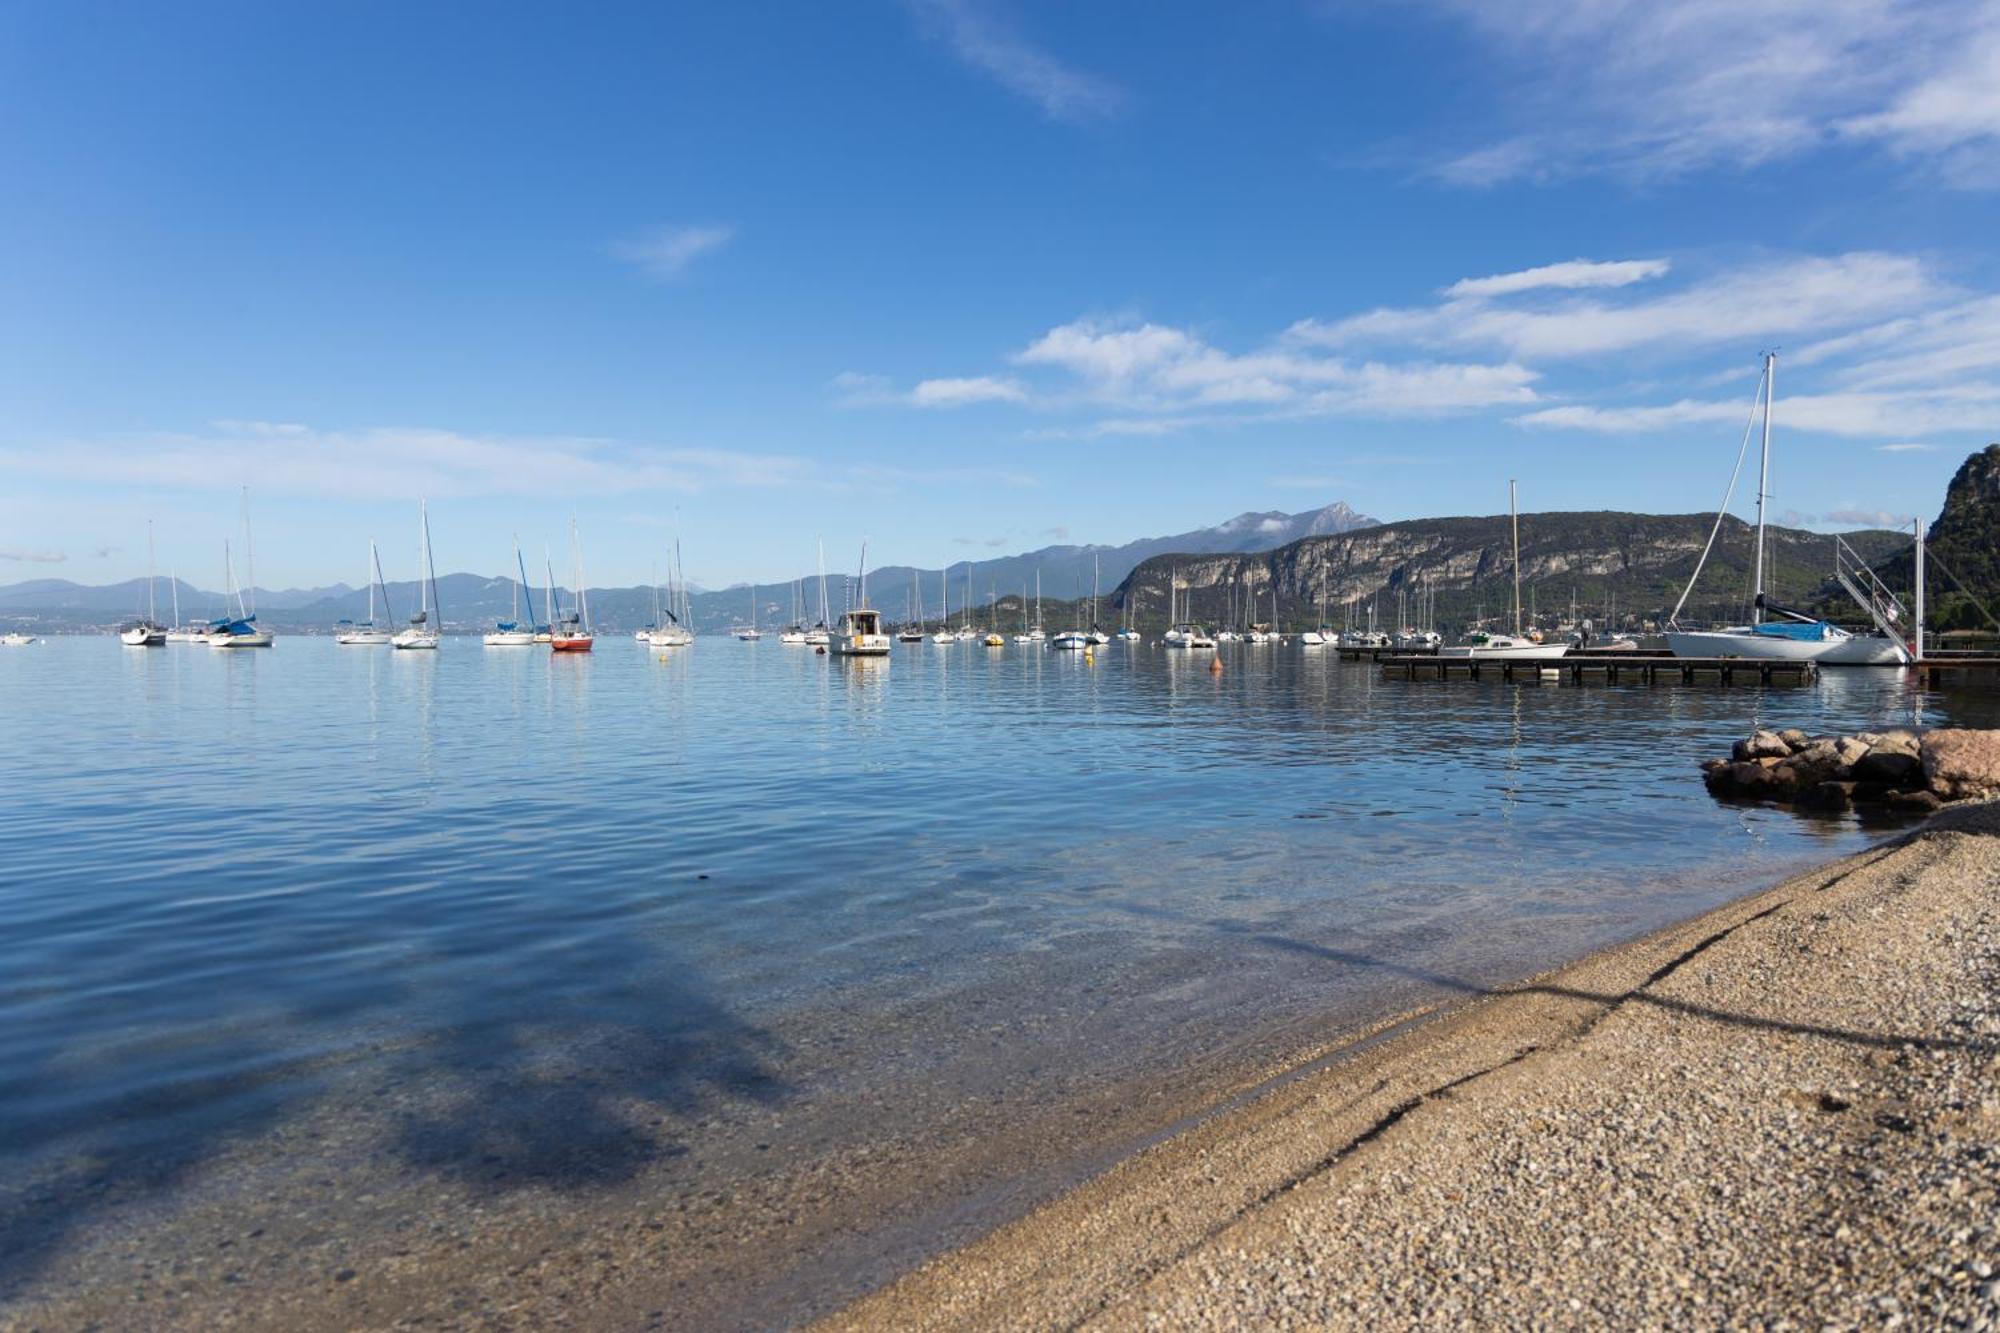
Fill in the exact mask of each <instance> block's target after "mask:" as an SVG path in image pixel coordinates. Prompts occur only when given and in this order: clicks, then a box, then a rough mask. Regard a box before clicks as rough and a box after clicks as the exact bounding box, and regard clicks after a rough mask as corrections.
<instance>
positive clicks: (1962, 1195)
mask: <svg viewBox="0 0 2000 1333" xmlns="http://www.w3.org/2000/svg"><path fill="white" fill-rule="evenodd" d="M1466 1324H1473V1325H1505V1326H1509V1327H1602V1326H1607V1325H1613V1326H1627V1327H1631V1326H1646V1327H1665V1326H1697V1327H1723V1326H1727V1327H1738V1326H1741V1327H1770V1328H1781V1327H1799V1328H1808V1327H1858V1326H1867V1327H1888V1328H1894V1327H1913V1328H1969V1329H1987V1328H1993V1327H1996V1326H2000V803H1986V804H1974V805H1964V806H1958V807H1955V808H1952V809H1948V810H1946V811H1944V812H1942V813H1941V814H1939V815H1937V816H1934V817H1933V818H1932V819H1931V821H1930V822H1929V823H1927V824H1926V825H1924V826H1923V827H1922V828H1920V829H1919V830H1917V831H1915V832H1913V833H1911V834H1908V835H1905V836H1904V837H1902V838H1900V839H1898V840H1896V841H1894V842H1892V843H1889V844H1886V845H1884V846H1882V847H1879V848H1876V849H1873V850H1871V851H1868V852H1865V853H1862V854H1860V855H1857V856H1854V857H1851V858H1848V859H1846V860H1843V861H1840V862H1837V863H1834V864H1831V865H1828V866H1825V867H1823V868H1820V869H1817V870H1814V871H1812V872H1810V873H1807V874H1804V875H1800V876H1797V877H1794V878H1792V879H1790V880H1788V881H1786V882H1785V883H1783V884H1781V885H1779V886H1778V887H1776V888H1774V889H1771V890H1769V891H1767V892H1764V893H1759V894H1756V895H1754V896H1752V897H1749V898H1746V899H1743V900H1741V901H1738V902H1736V903H1733V904H1730V905H1729V906H1726V907H1723V908H1721V909H1718V910H1716V911H1713V912H1710V913H1707V914H1705V915H1703V916H1701V917H1699V918H1697V919H1695V920H1692V921H1689V922H1687V923H1685V924H1683V925H1680V926H1677V927H1675V928H1672V929H1669V930H1666V931H1662V932H1659V933H1656V934H1654V935H1652V936H1650V937H1648V938H1646V939H1643V940H1640V941H1637V942H1635V943H1632V944H1630V945H1626V946H1623V947H1620V948H1617V949H1613V950H1610V951H1607V952H1605V953H1602V954H1599V955H1596V956H1594V957H1591V958H1587V959H1585V960H1583V961H1581V962H1578V963H1576V964H1574V965H1572V966H1569V967H1566V968H1563V969H1560V970H1558V971H1555V972H1553V973H1550V974H1547V975H1544V976H1541V977H1536V978H1532V979H1530V980H1528V981H1526V982H1523V983H1520V984H1518V985H1515V986H1510V987H1505V988H1502V989H1499V990H1495V991H1493V992H1491V993H1489V994H1485V995H1482V996H1480V997H1478V998H1476V999H1473V1000H1471V1001H1469V1002H1467V1003H1465V1004H1463V1005H1460V1006H1457V1007H1456V1008H1453V1009H1451V1010H1450V1011H1448V1012H1444V1013H1442V1014H1439V1015H1436V1016H1433V1017H1430V1018H1429V1019H1428V1020H1426V1021H1415V1022H1411V1023H1407V1024H1404V1025H1400V1026H1393V1027H1390V1028H1388V1029H1385V1030H1383V1031H1381V1032H1378V1033H1377V1034H1375V1035H1374V1036H1373V1037H1371V1038H1369V1039H1366V1040H1364V1041H1362V1042H1361V1043H1359V1044H1357V1045H1356V1046H1354V1047H1351V1048H1348V1049H1346V1050H1344V1051H1341V1052H1335V1053H1330V1054H1329V1056H1328V1057H1327V1058H1326V1059H1325V1060H1324V1061H1322V1062H1320V1063H1319V1064H1317V1065H1315V1066H1313V1067H1310V1068H1307V1069H1304V1070H1302V1071H1297V1072H1296V1073H1294V1074H1293V1075H1291V1076H1288V1077H1284V1078H1280V1079H1277V1080H1274V1082H1273V1084H1272V1086H1270V1087H1269V1088H1268V1089H1267V1090H1264V1091H1263V1092H1261V1093H1260V1094H1258V1095H1255V1096H1249V1097H1246V1098H1243V1099H1239V1101H1238V1103H1237V1104H1235V1105H1234V1106H1233V1107H1231V1108H1229V1109H1225V1110H1223V1111H1222V1112H1220V1113H1218V1114H1216V1115H1215V1116H1213V1117H1212V1118H1210V1119H1208V1120H1206V1121H1204V1122H1202V1123H1200V1124H1199V1125H1196V1126H1195V1127H1193V1128H1191V1129H1189V1130H1188V1131H1187V1132H1185V1133H1183V1134H1182V1135H1180V1136H1178V1137H1177V1138H1174V1139H1171V1140H1169V1141H1167V1142H1164V1143H1161V1144H1159V1145H1157V1146H1155V1147H1154V1148H1152V1149H1150V1150H1148V1151H1146V1152H1144V1153H1142V1154H1140V1155H1138V1156H1137V1157H1134V1158H1132V1159H1131V1160H1128V1161H1127V1162H1125V1163H1124V1164H1122V1165H1121V1166H1119V1167H1118V1168H1116V1169H1114V1170H1113V1171H1111V1172H1109V1173H1107V1174H1106V1175H1104V1176H1102V1177H1100V1178H1099V1179H1097V1180H1095V1181H1093V1182H1091V1183H1090V1184H1088V1185H1086V1186H1084V1187H1082V1188H1081V1189H1078V1190H1076V1191H1074V1192H1072V1193H1071V1194H1069V1195H1067V1196H1064V1197H1063V1198H1061V1199H1059V1200H1058V1201H1056V1202H1055V1203H1053V1204H1051V1205H1050V1206H1048V1207H1045V1208H1043V1209H1041V1210H1039V1211H1038V1212H1036V1213H1034V1214H1032V1215H1030V1216H1028V1217H1026V1218H1024V1219H1022V1220H1021V1221H1020V1222H1018V1223H1016V1224H1014V1225H1012V1226H1009V1227H1006V1228H1003V1229H1002V1230H1000V1231H998V1232H996V1233H994V1234H993V1235H991V1236H989V1237H987V1238H986V1239H985V1240H983V1241H982V1242H980V1243H978V1244H975V1245H973V1246H970V1247H968V1248H966V1249H963V1250H960V1251H958V1252H956V1253H954V1254H951V1255H948V1256H946V1257H944V1258H942V1259H940V1260H938V1261H936V1262H933V1263H931V1264H929V1265H927V1266H926V1267H924V1268H923V1269H921V1270H919V1271H917V1272H915V1273H913V1274H911V1275H909V1276H908V1277H906V1278H905V1279H903V1280H902V1281H901V1282H898V1283H896V1284H895V1285H893V1286H891V1287H889V1288H888V1289H886V1290H884V1291H882V1292H880V1293H878V1294H877V1295H875V1296H874V1297H872V1298H870V1299H868V1300H866V1301H863V1302H862V1303H860V1304H858V1305H856V1306H854V1307H852V1308H850V1309H849V1310H847V1311H845V1312H844V1313H843V1314H842V1315H840V1316H839V1317H837V1318H835V1319H833V1320H831V1321H829V1322H828V1324H827V1327H830V1328H848V1329H862V1328H880V1327H890V1326H894V1327H922V1328H973V1327H979V1328H991V1327H1012V1328H1031V1327H1032V1328H1047V1327H1071V1326H1085V1325H1087V1326H1091V1327H1102V1328H1140V1327H1145V1328H1162V1327H1169V1328H1171V1327H1223V1328H1249V1327H1260V1328H1264V1327H1328V1326H1331V1327H1368V1328H1413V1327H1419V1326H1427V1327H1436V1326H1461V1325H1466Z"/></svg>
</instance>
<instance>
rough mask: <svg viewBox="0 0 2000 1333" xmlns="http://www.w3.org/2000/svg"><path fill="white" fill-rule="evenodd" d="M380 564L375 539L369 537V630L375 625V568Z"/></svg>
mask: <svg viewBox="0 0 2000 1333" xmlns="http://www.w3.org/2000/svg"><path fill="white" fill-rule="evenodd" d="M380 563H381V557H379V556H377V555H376V554H375V539H374V538H373V537H370V538H369V539H368V624H369V626H370V627H371V628H372V627H373V626H374V624H375V567H376V566H377V565H379V564H380Z"/></svg>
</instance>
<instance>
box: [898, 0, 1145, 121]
mask: <svg viewBox="0 0 2000 1333" xmlns="http://www.w3.org/2000/svg"><path fill="white" fill-rule="evenodd" d="M908 3H909V5H910V8H911V9H912V10H913V11H915V13H916V14H917V16H918V18H919V19H920V20H921V21H922V23H923V26H924V28H925V29H926V30H927V31H928V32H929V33H930V34H931V35H932V36H934V37H936V38H938V39H940V40H942V41H943V42H944V43H945V45H947V46H949V47H950V48H951V50H952V53H953V54H954V55H956V56H957V57H958V58H959V59H960V60H962V61H964V62H965V63H966V64H967V65H970V66H971V67H972V68H973V69H976V70H978V71H979V72H980V73H982V74H985V75H987V76H988V77H989V78H991V79H992V80H993V81H994V82H996V83H998V84H999V85H1000V86H1001V87H1003V88H1006V89H1007V90H1008V91H1009V92H1012V93H1015V94H1017V95H1019V96H1021V97H1025V98H1026V99H1027V100H1029V101H1030V102H1033V103H1034V104H1035V105H1036V106H1038V107H1040V108H1041V109H1042V114H1044V115H1046V116H1047V117H1049V119H1051V120H1067V121H1082V120H1095V119H1101V118H1103V117H1106V116H1111V115H1115V114H1117V113H1118V112H1119V111H1120V110H1122V109H1123V108H1124V105H1125V101H1126V98H1125V93H1124V90H1123V89H1121V88H1119V87H1118V86H1117V85H1116V84H1114V83H1111V82H1110V81H1108V80H1106V79H1102V78H1099V77H1098V76H1097V75H1094V74H1086V73H1084V72H1083V71H1082V70H1078V69H1073V68H1071V67H1070V66H1068V65H1065V64H1064V63H1062V62H1061V61H1060V60H1057V59H1056V58H1055V57H1054V56H1052V55H1050V54H1049V53H1048V52H1046V51H1043V50H1041V49H1040V48H1038V47H1036V46H1034V45H1032V44H1031V43H1029V42H1027V41H1025V40H1023V39H1022V38H1020V37H1019V36H1017V35H1015V34H1014V33H1011V32H1009V31H1007V30H1006V29H1005V28H1004V27H1003V26H1001V25H1000V24H999V23H998V22H996V21H995V20H994V19H993V17H992V16H991V15H990V14H988V13H987V12H986V10H985V7H984V5H983V4H981V3H980V2H979V0H908Z"/></svg>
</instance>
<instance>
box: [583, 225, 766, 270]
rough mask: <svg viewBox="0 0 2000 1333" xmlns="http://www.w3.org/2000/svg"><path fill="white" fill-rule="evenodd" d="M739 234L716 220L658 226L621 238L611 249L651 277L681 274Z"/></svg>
mask: <svg viewBox="0 0 2000 1333" xmlns="http://www.w3.org/2000/svg"><path fill="white" fill-rule="evenodd" d="M735 235H736V229H735V228H734V227H725V226H720V225H715V224H707V225H699V226H686V225H682V226H666V227H655V228H653V229H652V230H651V231H648V232H645V233H644V234H642V235H639V236H635V237H633V238H631V239H629V240H624V241H619V242H617V243H616V244H614V245H613V246H612V247H611V253H612V254H614V255H616V256H617V257H618V258H620V259H623V260H625V261H626V262H628V263H631V264H635V265H637V266H638V267H639V269H640V270H641V271H642V272H644V273H645V274H646V276H648V277H650V278H657V279H661V280H666V279H670V278H678V277H679V276H680V275H681V274H682V273H684V272H685V271H686V270H687V267H688V265H689V264H692V263H693V262H694V261H695V260H697V259H699V258H701V257H702V256H703V255H705V254H709V253H712V252H713V251H716V250H720V249H721V248H722V247H723V246H725V245H727V244H729V242H730V240H731V239H732V238H733V237H734V236H735Z"/></svg>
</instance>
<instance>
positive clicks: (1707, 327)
mask: <svg viewBox="0 0 2000 1333" xmlns="http://www.w3.org/2000/svg"><path fill="white" fill-rule="evenodd" d="M1530 271H1531V272H1532V270H1530ZM1473 281H1474V282H1480V281H1488V280H1482V279H1474V280H1473ZM1462 285H1463V284H1457V286H1462ZM1448 290H1449V289H1448ZM1515 290H1520V289H1515ZM1941 291H1942V289H1941V287H1940V286H1939V284H1938V283H1937V282H1936V281H1935V280H1933V279H1932V278H1931V277H1930V275H1929V274H1928V272H1926V270H1925V268H1924V266H1923V264H1922V263H1921V262H1919V261H1918V260H1916V259H1913V258H1911V257H1909V256H1907V255H1892V254H1882V253H1878V252H1870V251H1861V252H1856V253H1851V254H1844V255H1836V256H1831V257H1820V256H1803V257H1786V258H1778V259H1772V260H1769V261H1766V262H1763V263H1760V264H1754V265H1746V266H1743V267H1740V268H1736V269H1731V270H1728V271H1725V272H1722V273H1718V274H1716V275H1714V276H1712V277H1709V278H1706V279H1704V280H1702V281H1700V282H1697V283H1694V284H1691V285H1689V286H1687V287H1684V288H1682V289H1680V290H1679V291H1673V292H1668V293H1666V294H1663V295H1655V296H1649V297H1647V298H1645V299H1642V300H1632V301H1622V302H1621V301H1617V300H1614V299H1605V298H1600V297H1570V298H1560V299H1557V300H1554V301H1552V302H1542V303H1536V304H1517V303H1510V302H1503V301H1495V300H1489V299H1485V298H1483V297H1470V298H1466V297H1459V298H1450V299H1446V300H1444V301H1442V302H1439V303H1438V304H1436V305H1432V306H1417V307H1402V308H1393V307H1392V308H1386V309H1380V310H1372V311H1369V312H1367V313H1365V314H1361V315H1354V316H1349V317H1347V318H1344V319H1337V320H1333V321H1330V322H1322V321H1319V320H1314V319H1307V320H1301V321H1299V322H1298V323H1296V324H1294V325H1293V326H1292V328H1291V329H1290V330H1289V331H1288V335H1287V336H1288V338H1289V339H1290V340H1291V341H1292V342H1294V343H1298V344H1301V345H1308V346H1324V347H1345V346H1352V345H1356V344H1362V343H1382V342H1406V343H1414V344H1417V345H1419V346H1425V347H1497V348H1500V349H1502V350H1504V351H1506V352H1507V353H1509V354H1511V355H1513V356H1515V357H1518V358H1528V359H1532V358H1538V357H1572V356H1590V355H1596V354H1602V353H1607V352H1620V351H1627V350H1630V349H1632V348H1635V347H1642V346H1651V345H1659V344H1671V345H1676V346H1687V345H1690V344H1704V345H1707V344H1714V343H1719V342H1734V343H1743V342H1745V341H1746V340H1751V341H1754V340H1756V339H1760V338H1770V337H1776V336H1781V335H1784V334H1790V333H1797V332H1800V331H1809V330H1816V329H1826V328H1846V327H1851V326H1852V325H1854V324H1855V323H1856V322H1858V321H1861V320H1866V319H1875V318H1879V317H1881V316H1883V315H1887V314H1892V313H1897V312H1901V311H1905V310H1909V309H1912V308H1915V307H1918V306H1920V305H1922V304H1925V303H1928V302H1931V301H1934V300H1935V299H1936V298H1937V297H1938V295H1939V294H1940V293H1941Z"/></svg>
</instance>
